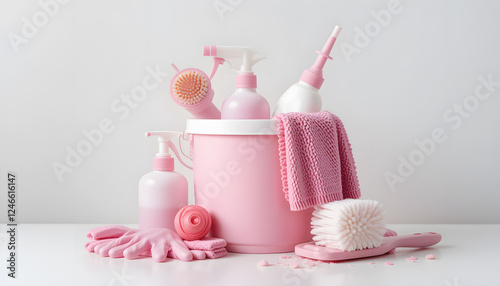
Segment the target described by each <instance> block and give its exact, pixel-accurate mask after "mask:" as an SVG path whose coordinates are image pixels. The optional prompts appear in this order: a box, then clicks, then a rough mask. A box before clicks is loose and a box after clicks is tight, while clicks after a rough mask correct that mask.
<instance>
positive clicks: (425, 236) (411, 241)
mask: <svg viewBox="0 0 500 286" xmlns="http://www.w3.org/2000/svg"><path fill="white" fill-rule="evenodd" d="M391 238H392V239H394V242H395V243H396V247H427V246H432V245H434V244H437V243H439V242H440V241H441V235H440V234H438V233H435V232H424V233H414V234H409V235H402V236H394V237H391Z"/></svg>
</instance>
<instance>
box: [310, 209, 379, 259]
mask: <svg viewBox="0 0 500 286" xmlns="http://www.w3.org/2000/svg"><path fill="white" fill-rule="evenodd" d="M314 209H315V210H314V212H313V217H312V219H311V225H312V230H311V234H313V235H314V237H313V240H314V242H315V243H316V245H321V246H326V247H331V248H336V249H339V250H342V251H355V250H362V249H369V248H374V247H379V246H380V245H381V244H382V240H383V238H384V234H385V232H386V228H385V217H384V211H383V209H382V206H381V205H380V203H378V202H377V201H373V200H353V199H346V200H341V201H334V202H331V203H327V204H324V205H320V206H315V207H314Z"/></svg>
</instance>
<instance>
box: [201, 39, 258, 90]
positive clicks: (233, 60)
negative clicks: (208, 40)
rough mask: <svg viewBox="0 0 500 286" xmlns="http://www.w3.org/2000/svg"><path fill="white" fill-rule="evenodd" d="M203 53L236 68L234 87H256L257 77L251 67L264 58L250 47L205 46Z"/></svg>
mask: <svg viewBox="0 0 500 286" xmlns="http://www.w3.org/2000/svg"><path fill="white" fill-rule="evenodd" d="M203 55H204V56H211V57H217V58H220V59H223V60H225V61H226V62H227V63H229V65H230V66H231V67H233V68H235V69H238V75H237V76H236V88H256V87H257V78H256V77H255V75H254V74H253V71H252V67H253V65H254V64H256V63H258V62H259V61H261V60H263V59H265V58H266V56H265V55H263V54H261V53H259V52H257V51H255V50H253V49H251V48H248V47H233V46H227V47H226V46H205V47H203Z"/></svg>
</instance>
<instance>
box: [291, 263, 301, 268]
mask: <svg viewBox="0 0 500 286" xmlns="http://www.w3.org/2000/svg"><path fill="white" fill-rule="evenodd" d="M291 267H292V268H293V269H298V268H300V265H299V264H298V263H294V264H292V266H291Z"/></svg>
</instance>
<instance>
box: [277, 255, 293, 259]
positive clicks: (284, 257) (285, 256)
mask: <svg viewBox="0 0 500 286" xmlns="http://www.w3.org/2000/svg"><path fill="white" fill-rule="evenodd" d="M280 258H281V259H287V258H292V257H291V256H288V255H281V257H280Z"/></svg>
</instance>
